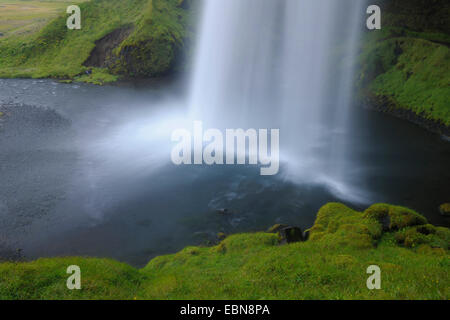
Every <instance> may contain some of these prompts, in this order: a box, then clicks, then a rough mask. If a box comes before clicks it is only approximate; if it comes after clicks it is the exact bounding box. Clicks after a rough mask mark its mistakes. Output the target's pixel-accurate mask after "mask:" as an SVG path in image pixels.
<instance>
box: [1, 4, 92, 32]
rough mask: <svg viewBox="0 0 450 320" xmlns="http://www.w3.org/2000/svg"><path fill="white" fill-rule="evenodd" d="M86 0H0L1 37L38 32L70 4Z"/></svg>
mask: <svg viewBox="0 0 450 320" xmlns="http://www.w3.org/2000/svg"><path fill="white" fill-rule="evenodd" d="M84 1H87V0H45V1H43V0H0V33H1V34H3V36H2V37H0V39H1V38H8V37H17V36H23V35H29V34H32V33H35V32H38V31H39V30H40V29H42V28H43V27H44V26H45V25H46V24H47V23H48V22H49V21H50V20H52V19H54V18H56V17H57V16H58V15H60V14H62V13H64V12H65V11H66V8H67V7H68V6H69V5H72V4H79V3H81V2H84Z"/></svg>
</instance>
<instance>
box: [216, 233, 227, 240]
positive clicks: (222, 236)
mask: <svg viewBox="0 0 450 320" xmlns="http://www.w3.org/2000/svg"><path fill="white" fill-rule="evenodd" d="M226 238H227V235H226V234H225V233H223V232H219V233H218V234H217V239H218V240H219V241H223V240H225V239H226Z"/></svg>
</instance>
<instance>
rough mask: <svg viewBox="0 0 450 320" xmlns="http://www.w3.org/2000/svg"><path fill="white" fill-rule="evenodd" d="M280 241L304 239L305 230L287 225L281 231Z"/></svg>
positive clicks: (288, 241)
mask: <svg viewBox="0 0 450 320" xmlns="http://www.w3.org/2000/svg"><path fill="white" fill-rule="evenodd" d="M279 235H280V243H282V244H283V243H294V242H300V241H303V231H302V229H300V228H297V227H287V228H284V229H282V230H281V231H280V232H279Z"/></svg>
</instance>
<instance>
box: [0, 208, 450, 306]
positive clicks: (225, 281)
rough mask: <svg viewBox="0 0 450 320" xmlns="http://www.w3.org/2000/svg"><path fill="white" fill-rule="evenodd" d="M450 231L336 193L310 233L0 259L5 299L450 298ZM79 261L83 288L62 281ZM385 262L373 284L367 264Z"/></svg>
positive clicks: (417, 217)
mask: <svg viewBox="0 0 450 320" xmlns="http://www.w3.org/2000/svg"><path fill="white" fill-rule="evenodd" d="M449 243H450V231H449V229H447V228H437V227H434V226H431V225H429V224H427V221H426V219H425V218H424V217H422V216H421V215H419V214H418V213H416V212H414V211H412V210H409V209H406V208H403V207H396V206H390V205H386V204H379V205H375V206H372V207H370V208H369V209H367V210H366V211H365V212H357V211H354V210H352V209H350V208H347V207H345V206H344V205H342V204H337V203H330V204H327V205H325V206H324V207H323V208H322V209H321V210H320V211H319V213H318V217H317V220H316V223H315V225H314V226H313V228H311V229H310V240H308V241H306V242H299V243H293V244H287V245H280V244H279V239H278V235H276V234H269V233H253V234H238V235H232V236H229V237H227V238H226V239H225V240H223V241H222V242H221V243H220V244H219V245H217V246H215V247H188V248H185V249H184V250H182V251H181V252H179V253H177V254H173V255H168V256H161V257H157V258H155V259H153V260H152V261H151V262H150V263H149V264H148V265H147V266H146V267H145V268H143V269H140V270H137V269H134V268H132V267H129V266H127V265H125V264H121V263H119V262H115V261H111V260H105V259H93V258H55V259H40V260H37V261H34V262H28V263H3V264H0V274H2V278H1V279H0V299H80V298H82V299H231V300H234V299H444V300H448V299H449V297H450V296H449V295H450V292H449V288H450V279H449V271H450V260H449V256H448V245H449ZM73 264H75V265H79V266H80V268H81V273H82V289H81V290H79V291H70V290H68V289H66V287H65V283H66V279H67V277H68V275H67V274H66V273H65V271H66V268H67V267H68V266H69V265H73ZM370 265H378V266H380V268H381V272H382V274H381V277H382V288H381V290H374V291H372V290H368V289H367V287H366V280H367V278H368V276H369V275H367V274H366V270H367V267H369V266H370Z"/></svg>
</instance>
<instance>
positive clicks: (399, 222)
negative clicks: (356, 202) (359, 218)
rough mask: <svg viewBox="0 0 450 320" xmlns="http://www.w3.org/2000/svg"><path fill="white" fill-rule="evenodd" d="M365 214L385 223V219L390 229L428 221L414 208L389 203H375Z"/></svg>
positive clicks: (422, 223)
mask: <svg viewBox="0 0 450 320" xmlns="http://www.w3.org/2000/svg"><path fill="white" fill-rule="evenodd" d="M364 214H365V216H366V217H369V218H374V219H376V220H377V221H379V222H380V223H381V224H384V221H385V222H386V223H387V224H388V226H389V229H390V230H399V229H403V228H405V227H410V226H416V225H424V224H426V223H427V219H426V218H425V217H424V216H422V215H420V214H419V213H417V212H415V211H414V210H411V209H408V208H405V207H400V206H392V205H388V204H375V205H373V206H371V207H370V208H368V209H367V210H366V211H364Z"/></svg>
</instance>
